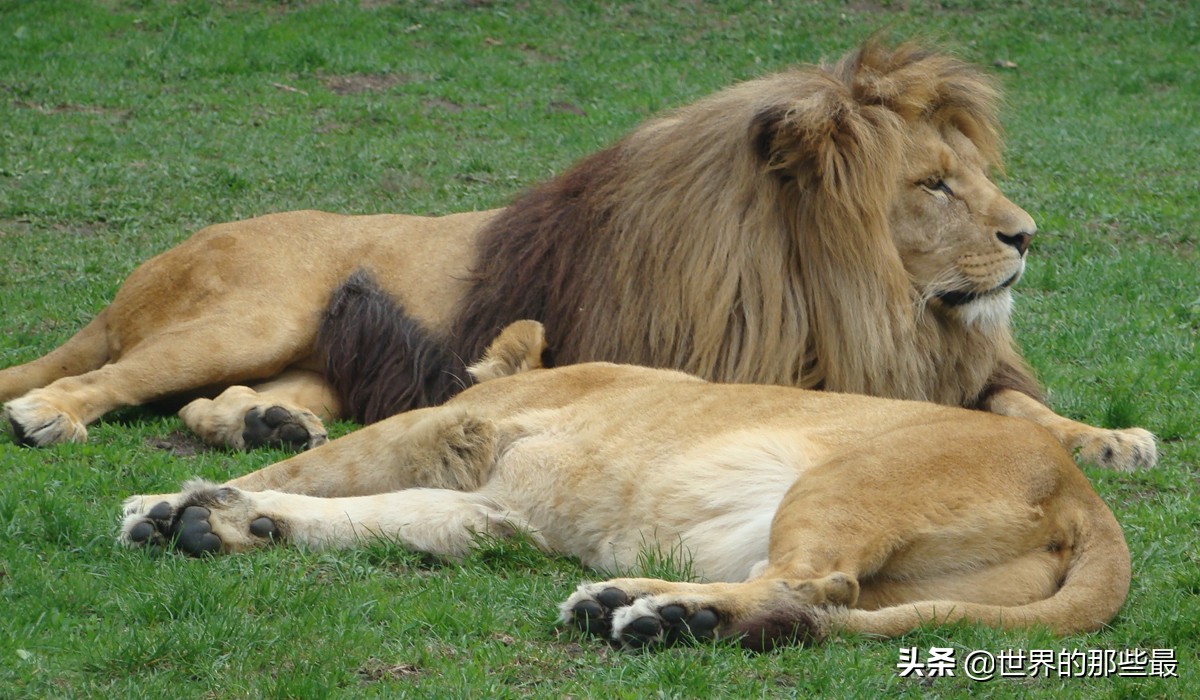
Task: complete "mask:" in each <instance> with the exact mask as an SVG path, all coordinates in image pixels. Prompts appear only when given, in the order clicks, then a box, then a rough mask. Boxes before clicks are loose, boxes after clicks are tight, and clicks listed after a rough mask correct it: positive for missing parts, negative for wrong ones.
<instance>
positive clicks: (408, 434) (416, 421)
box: [226, 407, 497, 497]
mask: <svg viewBox="0 0 1200 700" xmlns="http://www.w3.org/2000/svg"><path fill="white" fill-rule="evenodd" d="M496 443H497V431H496V428H495V426H494V424H493V423H492V422H491V421H488V420H484V419H481V418H479V417H476V416H474V415H472V414H470V413H469V412H467V411H464V410H462V409H458V408H452V407H435V408H426V409H420V410H417V411H409V412H407V413H402V414H400V415H397V416H393V417H391V418H389V419H387V420H384V421H380V422H379V423H376V424H374V425H370V426H367V427H366V428H363V429H361V430H357V431H355V432H353V433H350V434H349V435H346V436H345V437H342V438H339V439H337V440H334V441H333V442H329V443H326V444H324V445H322V446H320V447H318V448H316V449H313V450H309V451H308V452H304V453H301V454H299V455H296V456H295V457H292V458H291V459H287V460H284V461H282V462H277V463H276V464H273V465H271V466H269V467H266V468H264V469H260V470H259V471H256V472H254V473H252V474H247V475H245V476H242V477H239V478H237V479H233V480H232V481H230V482H228V484H226V485H227V486H232V487H235V488H239V489H243V490H247V491H267V490H274V491H287V492H290V493H303V494H308V495H310V496H327V497H332V496H361V495H369V494H376V493H387V492H389V491H398V490H400V489H407V488H414V487H429V488H447V489H455V490H462V491H469V490H474V489H477V488H479V487H480V486H481V485H482V484H483V483H484V482H485V481H487V478H488V475H489V474H490V472H491V468H492V466H493V464H494V462H495V458H496Z"/></svg>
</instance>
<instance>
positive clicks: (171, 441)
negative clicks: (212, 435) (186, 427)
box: [146, 430, 211, 457]
mask: <svg viewBox="0 0 1200 700" xmlns="http://www.w3.org/2000/svg"><path fill="white" fill-rule="evenodd" d="M146 444H147V445H149V446H150V447H153V448H154V449H156V450H163V451H166V452H170V453H171V454H172V455H174V456H176V457H195V456H196V455H197V454H199V453H201V452H208V451H209V450H210V449H211V448H210V447H209V446H208V445H207V444H205V443H203V442H201V441H200V440H199V439H198V438H196V437H195V436H194V435H192V434H191V433H184V432H181V431H178V430H177V431H175V432H173V433H171V434H170V435H167V436H166V437H161V438H146Z"/></svg>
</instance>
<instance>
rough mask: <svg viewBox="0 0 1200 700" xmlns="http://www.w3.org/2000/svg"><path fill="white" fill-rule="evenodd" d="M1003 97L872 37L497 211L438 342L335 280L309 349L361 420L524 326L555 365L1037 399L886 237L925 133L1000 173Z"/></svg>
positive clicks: (972, 75) (435, 395) (909, 49)
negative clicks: (947, 133)
mask: <svg viewBox="0 0 1200 700" xmlns="http://www.w3.org/2000/svg"><path fill="white" fill-rule="evenodd" d="M997 103H998V91H997V89H996V87H995V85H994V84H993V82H992V80H990V79H989V77H988V76H987V75H985V74H983V73H982V72H980V71H979V70H978V69H977V68H975V67H973V66H971V65H969V64H967V63H965V62H962V61H960V60H958V59H956V58H953V57H950V56H947V55H944V54H939V53H932V52H929V51H927V50H924V49H922V48H920V47H918V46H915V45H909V44H906V45H902V46H899V47H888V46H885V45H884V43H883V42H881V41H878V40H872V41H869V42H868V43H866V44H865V45H864V46H863V47H862V48H860V49H859V50H858V51H856V52H853V53H851V54H850V55H848V56H846V57H845V58H843V59H842V60H840V61H838V62H837V63H835V64H823V65H819V66H813V67H807V68H799V69H794V70H791V71H787V72H783V73H779V74H776V75H772V76H768V77H765V78H762V79H758V80H752V81H749V82H745V83H741V84H739V85H735V86H733V87H731V88H728V89H726V90H724V91H722V92H719V93H717V94H715V95H712V96H710V97H708V98H706V99H703V100H701V101H699V102H697V103H694V104H691V105H689V106H686V107H682V108H680V109H677V110H674V111H672V112H669V113H667V114H666V115H664V116H662V117H659V118H657V119H654V120H652V121H649V122H647V123H645V124H644V125H642V126H641V127H639V128H637V129H636V130H634V131H633V132H632V133H630V134H629V135H627V136H626V137H625V138H623V139H622V140H620V141H619V142H617V143H616V144H614V145H613V146H611V147H609V148H607V149H605V150H602V151H600V152H598V153H596V154H594V155H592V156H590V157H588V158H585V159H584V160H582V161H580V162H579V163H577V164H576V165H575V166H573V167H572V168H571V169H569V170H568V171H567V172H566V173H565V174H563V175H561V176H560V177H558V178H556V179H552V180H550V181H548V182H546V183H545V184H542V185H540V186H538V187H535V188H534V189H532V190H531V191H529V192H527V193H526V194H524V195H523V196H521V197H519V198H518V199H517V200H516V201H515V202H514V203H513V204H511V205H510V206H509V207H507V208H506V209H505V210H503V211H502V212H501V213H500V214H499V215H498V216H497V217H496V218H495V219H494V220H493V221H491V222H490V223H489V224H488V226H487V227H486V228H485V229H484V230H483V231H482V232H481V234H480V237H479V239H478V240H479V244H478V257H477V259H476V263H475V265H474V268H473V273H472V276H471V279H470V282H471V286H470V288H469V291H468V292H467V294H466V297H465V299H464V300H463V304H462V307H461V309H460V311H459V313H458V315H457V317H456V319H455V320H454V321H453V322H452V323H451V326H450V329H449V331H448V332H444V333H433V332H430V331H427V330H425V329H422V328H419V327H416V326H415V325H414V322H413V321H412V320H411V319H409V318H407V317H406V316H405V314H404V312H403V309H400V308H391V309H390V310H384V311H381V310H380V307H381V306H387V305H389V304H392V305H394V302H392V301H391V300H389V299H387V298H386V295H384V294H383V293H382V292H379V291H378V290H377V289H374V288H373V287H372V285H371V284H370V280H369V279H365V278H364V277H363V276H361V275H360V276H357V277H356V278H355V279H353V280H351V281H350V282H348V283H347V285H346V286H344V287H343V289H342V290H341V291H340V292H339V293H338V294H335V301H334V303H332V304H331V305H330V308H329V310H328V311H327V314H326V317H325V320H324V322H323V325H322V332H321V333H320V338H319V341H318V346H319V348H318V349H319V351H320V352H322V353H323V354H324V356H325V357H326V360H327V376H328V378H329V380H330V382H331V384H333V385H334V387H335V388H336V389H337V390H338V391H339V393H340V394H341V395H342V396H343V399H344V403H345V405H346V407H347V408H348V410H349V412H350V413H351V414H352V415H354V417H356V418H358V419H359V420H362V421H364V422H374V421H376V420H379V419H382V418H384V417H386V416H388V415H392V414H394V413H396V412H399V411H401V410H406V409H409V408H412V407H414V406H417V405H428V404H434V403H439V402H440V401H442V400H444V399H446V398H448V397H449V396H450V395H451V394H453V393H455V392H456V391H457V390H458V389H459V388H461V387H462V386H465V385H466V384H467V383H468V382H469V381H470V379H469V377H468V376H467V374H466V372H465V365H464V360H470V359H473V358H477V357H479V356H481V355H482V353H483V351H484V349H485V348H486V346H487V344H488V342H489V341H490V340H491V339H492V338H494V337H495V336H496V334H497V333H498V332H499V331H500V330H501V329H502V328H503V327H505V326H506V325H508V324H509V323H511V322H513V321H516V320H519V319H536V320H539V321H541V322H542V323H543V324H544V325H545V327H546V330H547V334H548V337H547V340H548V343H549V351H550V353H551V357H552V358H553V362H555V363H557V364H571V363H577V362H586V361H592V360H605V361H614V362H624V363H632V364H641V365H647V366H652V367H670V368H675V369H681V370H684V371H686V372H690V373H693V374H697V375H700V376H702V377H705V378H708V379H712V380H716V381H723V382H749V383H764V384H781V385H792V386H799V387H806V388H819V389H825V390H831V391H841V392H854V393H863V394H873V395H877V396H885V397H895V398H906V399H922V400H929V401H935V402H938V403H943V404H951V405H961V406H979V405H980V404H981V403H982V402H984V401H986V400H987V398H988V397H989V396H990V395H991V394H992V393H994V392H995V391H996V390H999V389H1000V388H1011V389H1016V390H1018V391H1021V392H1024V393H1026V394H1029V395H1031V396H1034V397H1037V396H1038V395H1039V388H1038V386H1037V384H1036V382H1035V380H1034V379H1033V378H1032V376H1031V373H1030V372H1029V370H1028V369H1027V368H1026V366H1025V365H1024V363H1023V361H1022V360H1021V358H1020V356H1019V355H1018V354H1017V352H1016V350H1015V349H1014V347H1013V342H1012V338H1011V336H1010V331H1009V328H1008V324H1007V323H995V324H987V325H984V324H976V325H972V324H968V323H949V322H947V320H946V319H945V318H944V317H942V318H939V317H937V316H936V315H934V314H933V313H932V312H931V310H930V308H929V307H928V305H927V304H926V303H925V302H926V301H927V300H925V299H922V298H920V295H919V293H918V292H917V291H916V290H915V289H914V286H913V284H912V282H911V281H910V279H909V275H908V273H907V272H906V270H905V268H904V266H903V264H902V261H901V259H900V255H899V253H898V251H897V248H896V245H895V243H894V242H893V238H892V232H891V229H890V226H891V225H890V223H889V214H890V211H889V208H890V206H891V203H892V201H893V199H894V197H895V195H896V189H897V186H898V183H899V181H900V179H901V177H900V174H901V172H902V171H901V168H902V166H903V165H904V163H903V155H904V152H905V147H906V145H908V144H909V143H910V141H911V139H912V138H913V136H912V135H913V133H914V129H915V128H917V127H919V126H933V127H934V128H943V127H952V128H954V129H956V130H957V131H958V132H960V133H961V134H963V135H964V136H965V137H966V138H968V139H969V140H970V141H971V142H972V144H973V145H974V148H975V149H976V150H977V151H978V152H979V154H980V155H981V157H982V158H983V159H984V160H985V162H986V164H987V165H989V166H990V168H991V169H993V170H998V169H1000V168H1001V136H1000V128H999V122H998V115H997ZM386 318H391V319H392V321H391V323H390V325H389V323H388V322H385V320H384V319H386ZM548 362H549V360H548Z"/></svg>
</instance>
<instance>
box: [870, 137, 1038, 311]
mask: <svg viewBox="0 0 1200 700" xmlns="http://www.w3.org/2000/svg"><path fill="white" fill-rule="evenodd" d="M904 162H905V163H907V164H909V165H908V166H907V170H906V171H905V172H904V174H903V179H902V181H901V183H900V189H899V191H898V193H897V198H896V200H895V201H894V203H893V205H892V212H891V219H892V235H893V237H894V240H895V243H896V247H897V249H898V251H899V253H900V258H901V261H902V262H903V264H904V267H905V269H906V270H907V272H908V274H909V276H910V277H911V279H912V282H913V285H914V286H915V287H916V289H917V292H918V294H919V295H920V298H921V299H922V300H923V301H925V302H927V304H928V306H929V308H930V309H931V310H934V311H938V310H940V311H942V312H943V313H945V314H947V315H949V316H951V317H953V318H957V319H958V320H959V321H961V322H962V323H965V324H968V325H994V324H1003V323H1007V322H1008V317H1009V311H1010V309H1011V306H1012V297H1011V294H1010V292H1009V288H1010V287H1011V286H1012V285H1013V284H1014V283H1016V281H1017V280H1018V279H1020V277H1021V274H1022V273H1023V272H1024V271H1025V251H1026V249H1027V248H1028V247H1029V241H1030V239H1031V238H1032V236H1033V234H1034V232H1035V231H1036V230H1037V225H1036V224H1035V223H1034V221H1033V218H1032V217H1030V216H1029V214H1028V213H1026V212H1025V210H1023V209H1021V208H1020V207H1018V206H1017V205H1015V204H1013V203H1012V202H1011V201H1009V200H1008V198H1006V197H1005V196H1004V195H1003V194H1001V192H1000V189H999V188H998V187H996V184H995V183H994V182H992V180H991V179H990V178H989V177H988V174H987V167H988V165H987V163H986V162H985V160H984V158H983V157H982V156H981V155H980V153H979V151H978V150H977V149H976V148H975V145H974V144H973V143H972V142H971V140H970V139H968V138H967V137H966V136H964V135H963V134H962V133H961V132H959V131H958V130H956V129H954V128H952V127H945V128H944V129H943V130H941V131H939V130H937V129H935V128H934V127H932V126H924V127H922V128H920V129H919V130H918V131H917V134H916V138H914V139H913V141H912V142H911V145H910V150H909V152H908V154H907V157H906V158H905V159H904Z"/></svg>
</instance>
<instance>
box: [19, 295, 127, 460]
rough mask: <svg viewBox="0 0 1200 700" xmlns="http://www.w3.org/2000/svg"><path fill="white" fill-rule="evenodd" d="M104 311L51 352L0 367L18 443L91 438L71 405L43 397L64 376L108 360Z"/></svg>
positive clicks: (36, 443) (96, 367) (37, 444)
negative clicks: (20, 363)
mask: <svg viewBox="0 0 1200 700" xmlns="http://www.w3.org/2000/svg"><path fill="white" fill-rule="evenodd" d="M106 311H107V310H106ZM106 311H101V312H100V313H99V314H98V315H97V316H96V317H95V318H94V319H92V321H91V323H89V324H88V325H87V326H85V327H84V328H83V329H81V330H80V331H79V332H78V333H76V334H75V335H74V336H72V337H71V338H70V339H69V340H68V341H67V342H66V343H63V344H62V345H61V346H59V347H58V348H56V349H55V350H53V351H51V352H49V353H48V354H46V355H43V356H42V357H39V358H38V359H36V360H33V361H32V362H27V363H25V364H23V365H17V366H16V367H9V368H8V369H5V370H3V371H0V401H3V402H6V403H5V405H4V411H3V412H4V415H5V417H6V418H7V419H8V423H9V425H10V426H11V428H12V431H13V438H14V439H15V440H16V441H17V442H18V443H20V444H23V445H29V446H39V445H48V444H52V443H56V442H83V441H85V440H86V439H87V427H86V421H84V420H81V418H80V417H79V416H78V415H77V414H76V413H75V412H74V411H72V410H71V407H70V406H64V405H60V404H59V403H57V402H55V401H54V400H53V399H52V398H47V397H45V396H43V395H42V391H43V388H44V387H46V386H47V385H50V384H52V383H54V382H56V381H58V380H60V379H63V378H65V377H74V376H77V375H80V374H85V373H87V372H92V371H94V370H97V369H99V368H101V367H103V366H104V364H105V363H106V362H108V359H109V348H108V337H107V328H108V324H107V321H106V318H105V317H106V315H107V314H106Z"/></svg>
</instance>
